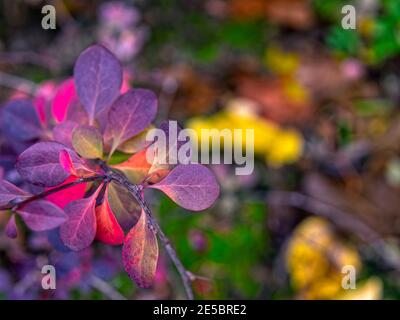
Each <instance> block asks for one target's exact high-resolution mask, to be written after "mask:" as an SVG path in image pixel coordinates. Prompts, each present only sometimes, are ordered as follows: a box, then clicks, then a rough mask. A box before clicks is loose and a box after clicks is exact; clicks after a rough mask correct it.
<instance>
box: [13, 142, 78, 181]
mask: <svg viewBox="0 0 400 320" xmlns="http://www.w3.org/2000/svg"><path fill="white" fill-rule="evenodd" d="M66 149H67V148H66V147H65V146H64V145H62V144H60V143H57V142H40V143H37V144H35V145H33V146H32V147H30V148H28V149H27V150H25V151H24V152H23V153H21V154H20V156H19V157H18V160H17V164H16V168H17V170H18V173H19V174H20V175H21V177H22V178H23V179H24V180H25V181H27V182H29V183H32V184H34V185H38V186H41V187H54V186H56V185H58V184H60V183H62V182H64V180H65V179H67V178H68V176H69V173H68V172H66V171H65V170H64V169H63V167H62V166H61V164H60V152H61V151H62V150H66ZM68 152H69V153H70V154H71V157H72V159H73V160H74V161H77V162H79V157H78V156H77V154H76V153H75V152H74V151H72V150H68Z"/></svg>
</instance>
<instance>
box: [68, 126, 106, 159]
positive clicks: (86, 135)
mask: <svg viewBox="0 0 400 320" xmlns="http://www.w3.org/2000/svg"><path fill="white" fill-rule="evenodd" d="M72 146H73V147H74V149H75V151H76V152H78V153H79V155H81V156H82V157H83V158H86V159H97V158H101V157H102V156H103V139H102V136H101V134H100V132H99V131H98V130H97V129H96V128H95V127H91V126H79V127H77V128H76V129H75V130H74V132H73V133H72Z"/></svg>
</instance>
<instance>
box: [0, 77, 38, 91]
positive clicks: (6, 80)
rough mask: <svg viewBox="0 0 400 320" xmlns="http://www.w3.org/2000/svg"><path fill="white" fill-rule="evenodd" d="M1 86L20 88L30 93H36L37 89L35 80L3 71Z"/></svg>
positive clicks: (0, 78) (0, 80)
mask: <svg viewBox="0 0 400 320" xmlns="http://www.w3.org/2000/svg"><path fill="white" fill-rule="evenodd" d="M0 86H3V87H7V88H10V89H15V90H19V91H22V92H24V93H27V94H29V95H34V94H35V92H36V91H37V85H36V84H35V83H34V82H32V81H30V80H27V79H23V78H20V77H17V76H14V75H12V74H8V73H5V72H1V71H0Z"/></svg>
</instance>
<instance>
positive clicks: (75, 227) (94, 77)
mask: <svg viewBox="0 0 400 320" xmlns="http://www.w3.org/2000/svg"><path fill="white" fill-rule="evenodd" d="M121 86H122V69H121V66H120V64H119V62H118V60H117V59H116V58H115V57H114V56H113V55H112V54H111V52H109V51H108V50H107V49H105V48H104V47H102V46H99V45H94V46H91V47H89V48H88V49H86V50H85V51H84V52H83V53H82V54H81V55H80V56H79V58H78V60H77V62H76V64H75V69H74V80H73V82H71V81H68V82H65V83H63V84H62V85H61V87H60V89H59V91H58V94H56V96H55V98H54V100H53V110H52V111H53V112H52V115H53V117H54V118H55V119H58V120H59V122H58V124H56V126H55V127H53V130H52V132H51V133H50V134H51V140H50V141H42V142H38V143H36V144H33V145H32V146H30V147H29V148H27V149H26V150H25V151H24V152H22V153H21V154H20V155H19V157H18V159H17V163H16V168H17V171H18V173H19V175H20V176H21V178H22V179H23V181H24V182H25V183H26V184H28V185H34V186H36V187H37V188H40V190H42V193H36V194H30V193H28V192H26V191H24V190H22V189H20V188H18V187H16V186H14V185H13V184H11V183H9V182H7V181H5V180H3V181H1V182H0V207H2V208H3V209H4V208H5V209H9V210H11V212H12V214H11V218H10V220H9V222H8V224H7V228H6V229H7V230H6V231H7V234H8V235H9V236H10V237H16V236H17V226H16V223H15V215H16V214H18V215H19V216H21V218H22V219H23V221H24V222H25V223H26V225H27V226H28V227H29V228H30V229H32V230H34V231H45V230H50V229H54V228H57V227H59V235H60V238H61V240H62V241H63V243H64V244H65V245H66V246H67V247H69V248H70V249H71V250H74V251H79V250H82V249H84V248H86V247H88V246H90V245H91V243H92V242H93V241H94V239H98V240H100V241H102V242H104V243H106V244H109V245H121V244H122V245H123V248H122V261H123V264H124V267H125V270H126V271H127V272H128V274H129V276H130V277H131V278H132V279H133V280H134V281H135V282H136V283H137V284H138V285H139V286H141V287H148V286H150V285H151V284H152V282H153V279H154V275H155V272H156V266H157V261H158V243H157V238H156V233H155V229H154V226H153V227H152V226H151V221H150V220H149V219H150V217H149V214H150V213H149V212H145V210H144V208H143V203H145V202H144V189H145V188H153V189H159V190H161V191H163V192H164V193H165V194H167V195H168V196H169V197H170V198H171V199H173V200H174V201H175V202H176V203H177V204H179V205H180V206H182V207H184V208H186V209H189V210H193V211H200V210H204V209H206V208H208V207H209V206H211V205H212V204H213V203H214V201H215V200H216V199H217V197H218V195H219V186H218V183H217V181H216V179H215V177H214V175H213V174H212V172H211V171H210V170H209V169H207V168H206V167H204V166H202V165H199V164H187V165H180V164H178V165H169V164H168V162H166V161H165V157H167V155H166V154H163V153H162V152H157V150H156V149H153V148H151V145H144V144H143V141H144V140H143V138H144V132H146V131H145V130H146V129H148V128H149V127H150V126H151V122H152V121H153V120H154V118H155V116H156V112H157V99H156V97H155V95H154V93H152V92H151V91H148V90H144V89H132V90H128V91H126V92H125V93H123V94H121V93H120V92H121ZM54 101H55V102H54ZM57 103H58V105H57ZM29 107H31V105H30V102H28V101H26V100H20V99H14V100H12V101H11V102H10V103H9V104H8V105H7V106H6V107H5V109H4V110H5V111H4V114H5V116H3V121H10V120H14V124H15V122H17V123H18V124H21V125H24V127H25V128H26V131H25V132H23V133H24V135H21V134H19V135H17V138H19V140H20V141H23V142H28V141H29V140H31V138H33V137H37V138H39V139H40V140H44V139H43V136H42V132H43V131H42V128H39V127H37V126H36V125H37V123H38V122H39V120H38V117H37V116H36V117H33V119H37V120H38V121H37V122H35V120H34V122H33V123H32V120H30V119H29V118H27V117H26V116H25V113H24V112H21V110H22V111H23V110H25V109H27V108H29ZM74 109H75V110H74ZM31 111H32V112H30V114H36V113H35V112H36V110H35V109H34V108H32V110H31ZM44 114H45V113H44ZM71 114H72V116H71ZM39 116H40V113H39ZM43 118H44V117H43ZM6 128H8V129H9V130H8V134H10V135H12V134H13V132H14V131H16V130H14V131H13V128H12V126H10V125H7V126H6ZM166 130H167V129H166ZM6 131H7V130H6ZM28 138H29V139H28ZM39 139H38V140H39ZM17 140H18V139H17ZM124 145H125V147H123V149H124V150H126V148H130V149H132V146H134V147H135V148H137V149H138V150H136V151H137V152H136V153H134V155H132V156H131V157H129V158H128V159H127V160H126V161H123V162H122V163H119V164H116V165H110V164H109V162H110V161H111V160H112V155H113V154H114V152H115V151H116V150H117V149H119V147H120V146H124ZM140 148H141V150H140V151H139V149H140ZM164 150H166V152H167V153H168V147H166V148H165V149H164ZM124 173H125V174H126V175H125V174H124ZM113 177H118V179H113ZM127 186H128V187H127ZM132 190H133V191H132ZM136 197H139V198H140V199H142V201H140V202H141V203H142V206H140V205H139V204H138V203H137V202H135V199H136ZM126 233H127V234H126Z"/></svg>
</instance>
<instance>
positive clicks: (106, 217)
mask: <svg viewBox="0 0 400 320" xmlns="http://www.w3.org/2000/svg"><path fill="white" fill-rule="evenodd" d="M96 221H97V233H96V238H97V239H98V240H100V241H102V242H104V243H106V244H110V245H120V244H122V243H123V242H124V236H125V235H124V232H123V231H122V228H121V226H120V225H119V223H118V221H117V219H116V218H115V215H114V213H113V212H112V210H111V207H110V204H109V202H108V188H107V189H106V192H105V194H104V201H103V203H102V204H101V205H99V206H98V207H97V208H96Z"/></svg>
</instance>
